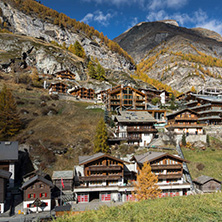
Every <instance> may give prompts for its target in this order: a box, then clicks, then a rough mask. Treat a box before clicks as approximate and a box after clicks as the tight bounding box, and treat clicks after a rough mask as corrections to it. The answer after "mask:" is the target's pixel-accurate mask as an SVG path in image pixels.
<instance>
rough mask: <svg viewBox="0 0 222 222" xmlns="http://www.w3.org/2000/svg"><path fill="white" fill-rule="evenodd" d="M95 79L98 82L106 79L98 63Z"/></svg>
mask: <svg viewBox="0 0 222 222" xmlns="http://www.w3.org/2000/svg"><path fill="white" fill-rule="evenodd" d="M96 75H97V77H96V79H98V80H104V79H105V78H106V73H105V70H104V68H103V67H102V66H101V65H100V63H98V65H97V67H96Z"/></svg>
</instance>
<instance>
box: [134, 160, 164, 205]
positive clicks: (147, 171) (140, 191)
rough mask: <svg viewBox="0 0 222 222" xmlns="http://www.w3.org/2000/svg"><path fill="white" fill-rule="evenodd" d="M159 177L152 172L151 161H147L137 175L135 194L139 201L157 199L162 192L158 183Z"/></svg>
mask: <svg viewBox="0 0 222 222" xmlns="http://www.w3.org/2000/svg"><path fill="white" fill-rule="evenodd" d="M157 182H158V177H157V176H156V175H155V174H154V173H152V171H151V166H150V164H149V163H145V164H144V165H143V167H142V170H141V171H140V174H139V175H138V176H137V182H136V183H135V189H134V192H133V196H134V197H135V199H137V200H138V201H140V200H147V199H155V198H157V197H158V196H159V194H160V193H161V190H160V188H159V186H158V185H157Z"/></svg>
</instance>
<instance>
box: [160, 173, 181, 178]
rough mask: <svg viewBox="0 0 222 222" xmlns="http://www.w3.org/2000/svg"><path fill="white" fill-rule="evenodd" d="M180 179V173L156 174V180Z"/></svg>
mask: <svg viewBox="0 0 222 222" xmlns="http://www.w3.org/2000/svg"><path fill="white" fill-rule="evenodd" d="M181 177H182V173H175V174H173V173H172V174H158V179H179V178H181Z"/></svg>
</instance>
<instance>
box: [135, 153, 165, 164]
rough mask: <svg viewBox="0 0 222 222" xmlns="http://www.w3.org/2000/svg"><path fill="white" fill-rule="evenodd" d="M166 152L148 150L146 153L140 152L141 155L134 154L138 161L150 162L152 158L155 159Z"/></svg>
mask: <svg viewBox="0 0 222 222" xmlns="http://www.w3.org/2000/svg"><path fill="white" fill-rule="evenodd" d="M164 154H166V153H163V152H148V153H145V154H140V155H134V157H135V159H136V161H137V162H138V163H145V162H150V161H151V160H152V159H155V158H157V157H160V156H162V155H164Z"/></svg>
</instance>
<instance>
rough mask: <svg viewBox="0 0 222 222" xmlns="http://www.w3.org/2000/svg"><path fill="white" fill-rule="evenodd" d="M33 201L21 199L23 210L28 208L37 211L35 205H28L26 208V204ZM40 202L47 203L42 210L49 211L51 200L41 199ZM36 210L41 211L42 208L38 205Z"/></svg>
mask: <svg viewBox="0 0 222 222" xmlns="http://www.w3.org/2000/svg"><path fill="white" fill-rule="evenodd" d="M33 202H34V201H23V210H24V211H25V210H27V209H30V210H31V211H32V212H36V211H37V207H30V208H27V204H32V203H33ZM42 202H45V203H48V206H46V207H45V208H43V211H50V210H51V200H50V199H49V200H42ZM38 211H39V212H42V208H41V207H38Z"/></svg>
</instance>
